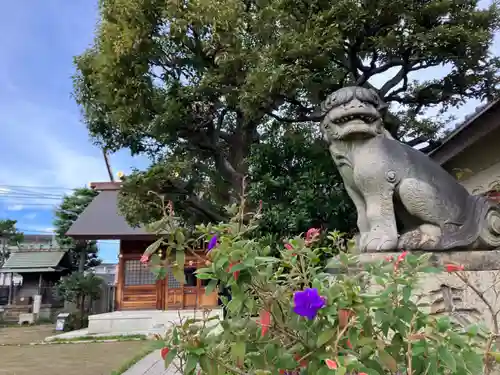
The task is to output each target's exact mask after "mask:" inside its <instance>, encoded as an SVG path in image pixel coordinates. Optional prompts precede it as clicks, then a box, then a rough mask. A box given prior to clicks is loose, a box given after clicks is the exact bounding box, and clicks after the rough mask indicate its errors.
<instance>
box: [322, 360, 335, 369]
mask: <svg viewBox="0 0 500 375" xmlns="http://www.w3.org/2000/svg"><path fill="white" fill-rule="evenodd" d="M325 363H326V366H327V367H328V368H329V369H330V370H336V369H337V367H338V366H337V362H335V361H333V360H331V359H325Z"/></svg>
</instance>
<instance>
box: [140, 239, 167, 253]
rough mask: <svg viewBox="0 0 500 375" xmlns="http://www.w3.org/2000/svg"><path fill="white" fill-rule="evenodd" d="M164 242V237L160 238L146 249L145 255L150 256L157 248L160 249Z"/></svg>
mask: <svg viewBox="0 0 500 375" xmlns="http://www.w3.org/2000/svg"><path fill="white" fill-rule="evenodd" d="M162 244H163V239H161V238H160V239H159V240H156V241H155V242H153V243H152V244H151V245H149V246H148V247H147V248H146V250H145V251H144V255H147V256H150V255H152V254H153V253H156V250H158V249H159V248H160V246H161V245H162Z"/></svg>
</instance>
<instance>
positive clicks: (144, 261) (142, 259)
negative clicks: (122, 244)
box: [140, 255, 149, 264]
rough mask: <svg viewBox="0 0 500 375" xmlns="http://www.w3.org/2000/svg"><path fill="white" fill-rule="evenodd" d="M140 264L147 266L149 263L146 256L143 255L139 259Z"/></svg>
mask: <svg viewBox="0 0 500 375" xmlns="http://www.w3.org/2000/svg"><path fill="white" fill-rule="evenodd" d="M140 262H141V263H142V264H147V263H148V262H149V256H148V255H143V256H142V257H141V260H140Z"/></svg>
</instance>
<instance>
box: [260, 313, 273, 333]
mask: <svg viewBox="0 0 500 375" xmlns="http://www.w3.org/2000/svg"><path fill="white" fill-rule="evenodd" d="M259 324H260V325H261V327H262V331H261V333H262V337H264V336H265V335H266V333H267V331H268V330H269V327H270V326H271V313H270V312H269V311H267V310H262V311H261V312H260V321H259Z"/></svg>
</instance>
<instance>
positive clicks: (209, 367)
mask: <svg viewBox="0 0 500 375" xmlns="http://www.w3.org/2000/svg"><path fill="white" fill-rule="evenodd" d="M199 363H200V367H201V370H202V371H203V372H205V373H206V374H207V375H216V374H217V372H216V370H217V368H216V363H215V362H214V361H213V360H211V359H210V358H209V357H208V356H206V355H202V356H201V357H200V360H199Z"/></svg>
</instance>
